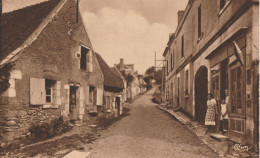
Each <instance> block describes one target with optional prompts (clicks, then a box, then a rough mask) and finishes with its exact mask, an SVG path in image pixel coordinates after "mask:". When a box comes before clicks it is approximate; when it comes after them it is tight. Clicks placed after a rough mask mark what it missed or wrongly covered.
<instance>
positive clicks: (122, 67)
mask: <svg viewBox="0 0 260 158" xmlns="http://www.w3.org/2000/svg"><path fill="white" fill-rule="evenodd" d="M119 69H120V71H122V70H124V59H123V58H120V63H119Z"/></svg>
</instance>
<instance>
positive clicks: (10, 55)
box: [0, 0, 67, 67]
mask: <svg viewBox="0 0 260 158" xmlns="http://www.w3.org/2000/svg"><path fill="white" fill-rule="evenodd" d="M52 1H57V4H56V5H55V7H54V8H53V9H52V10H51V11H49V12H48V14H47V15H46V17H44V18H43V20H42V22H40V23H39V25H38V26H37V28H36V29H34V30H33V32H32V33H31V34H30V35H29V37H27V38H26V39H25V40H24V41H23V43H22V44H20V45H19V46H18V47H17V48H15V49H14V50H12V51H11V52H9V53H8V55H7V56H5V57H4V58H3V59H1V58H0V67H2V66H3V65H4V64H6V63H8V62H10V60H11V61H12V60H13V59H14V57H15V56H16V55H17V54H19V53H20V52H21V51H22V50H23V49H25V48H26V47H28V46H29V45H31V44H32V43H33V42H34V41H35V40H36V39H37V37H38V36H39V35H40V34H41V32H42V31H43V30H44V28H45V27H46V26H47V25H48V24H49V23H50V22H51V21H52V18H53V17H55V16H56V15H57V14H58V13H59V11H60V10H61V8H62V7H63V6H64V4H65V3H66V2H67V0H49V1H45V2H42V3H39V4H38V5H40V4H41V5H42V4H46V3H50V2H52ZM38 5H33V6H29V7H25V8H30V7H34V6H38ZM25 8H23V9H25ZM16 11H21V9H20V10H16ZM14 12H15V11H14ZM14 12H10V14H11V13H14ZM6 15H7V14H5V16H6ZM1 40H2V39H1ZM1 49H2V48H1Z"/></svg>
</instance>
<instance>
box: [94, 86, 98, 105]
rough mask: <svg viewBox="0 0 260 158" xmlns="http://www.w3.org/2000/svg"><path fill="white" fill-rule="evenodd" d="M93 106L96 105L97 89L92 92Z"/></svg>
mask: <svg viewBox="0 0 260 158" xmlns="http://www.w3.org/2000/svg"><path fill="white" fill-rule="evenodd" d="M93 105H97V89H96V88H95V89H94V90H93Z"/></svg>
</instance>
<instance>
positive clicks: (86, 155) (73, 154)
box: [63, 150, 91, 158]
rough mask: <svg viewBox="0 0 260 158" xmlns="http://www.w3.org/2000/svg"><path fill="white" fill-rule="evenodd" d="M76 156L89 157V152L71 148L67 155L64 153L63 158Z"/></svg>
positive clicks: (74, 157)
mask: <svg viewBox="0 0 260 158" xmlns="http://www.w3.org/2000/svg"><path fill="white" fill-rule="evenodd" d="M76 157H80V158H91V152H86V151H77V150H73V151H71V152H70V153H68V154H67V155H65V156H64V157H63V158H76Z"/></svg>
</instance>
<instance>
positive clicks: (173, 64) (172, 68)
mask: <svg viewBox="0 0 260 158" xmlns="http://www.w3.org/2000/svg"><path fill="white" fill-rule="evenodd" d="M173 68H174V52H172V69H173Z"/></svg>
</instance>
